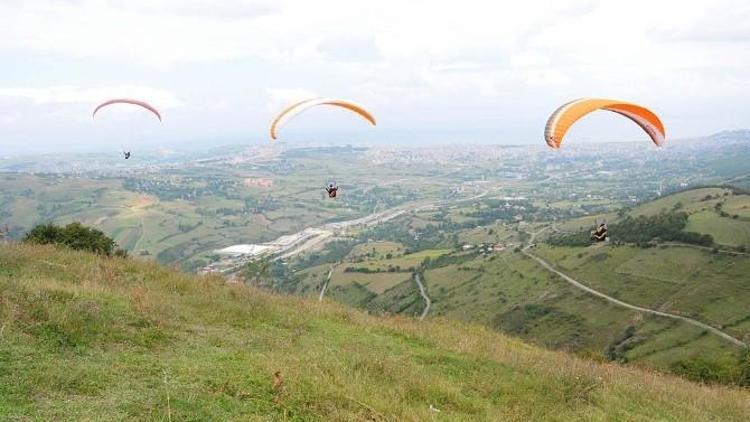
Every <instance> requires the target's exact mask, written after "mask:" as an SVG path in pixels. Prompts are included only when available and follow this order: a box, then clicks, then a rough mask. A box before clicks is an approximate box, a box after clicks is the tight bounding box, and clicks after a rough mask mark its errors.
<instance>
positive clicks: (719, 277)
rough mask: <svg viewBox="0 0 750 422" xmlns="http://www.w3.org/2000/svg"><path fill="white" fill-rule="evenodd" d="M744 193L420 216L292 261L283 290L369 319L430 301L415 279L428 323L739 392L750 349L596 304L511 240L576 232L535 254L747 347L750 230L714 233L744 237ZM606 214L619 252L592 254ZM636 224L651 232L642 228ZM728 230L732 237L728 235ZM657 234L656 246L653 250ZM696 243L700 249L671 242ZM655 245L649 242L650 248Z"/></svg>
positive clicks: (413, 311)
mask: <svg viewBox="0 0 750 422" xmlns="http://www.w3.org/2000/svg"><path fill="white" fill-rule="evenodd" d="M749 199H750V196H748V195H746V194H743V193H742V192H741V191H740V190H736V189H731V188H720V187H708V188H699V189H691V190H686V191H682V192H679V193H675V194H671V195H666V196H663V197H661V198H659V199H656V200H652V201H645V202H643V203H640V204H638V205H637V206H634V207H631V208H629V209H625V210H622V211H621V212H619V213H615V212H612V213H609V214H607V215H606V217H605V216H604V215H603V214H598V215H595V216H589V217H584V218H581V217H577V218H573V219H566V220H561V221H560V220H558V221H549V220H544V219H543V218H542V217H543V216H540V215H539V213H536V214H531V215H529V218H530V219H532V218H533V219H535V220H536V221H534V220H532V221H533V222H531V223H527V222H523V221H521V222H516V221H514V220H515V217H514V216H515V215H516V213H521V212H524V210H521V209H520V208H521V206H522V205H520V204H519V205H513V204H505V203H503V202H501V203H500V207H501V208H502V209H511V210H512V212H511V213H510V214H509V215H510V218H505V219H504V220H503V219H497V220H493V221H485V222H481V224H479V223H474V222H472V224H470V225H468V227H464V225H463V224H460V223H457V222H456V221H460V219H466V218H469V217H473V216H478V215H489V214H490V213H494V214H493V216H499V217H500V218H504V216H505V215H506V214H507V213H505V212H504V211H502V209H501V210H500V211H497V206H496V205H495V206H493V204H492V203H491V201H492V200H491V199H489V200H487V201H485V202H478V203H476V204H471V205H467V206H465V207H455V208H454V207H446V208H444V209H441V210H438V211H435V210H424V211H419V212H414V213H411V214H409V215H404V216H402V217H400V218H399V219H396V220H394V221H393V222H391V223H390V224H389V225H388V226H387V227H385V226H384V227H383V228H374V229H371V230H369V231H368V232H366V233H363V234H362V235H361V236H359V239H358V240H354V241H353V243H354V244H355V246H354V247H353V248H352V249H351V252H349V253H348V254H341V255H338V256H343V258H336V259H335V260H333V261H331V262H329V263H323V264H320V263H318V265H316V266H312V267H304V266H301V267H299V268H298V269H299V271H296V272H292V274H293V276H292V278H291V279H290V280H288V282H287V285H289V286H291V287H292V288H291V289H289V290H290V291H295V292H297V293H300V294H303V295H308V296H313V297H319V296H320V295H321V294H324V295H325V297H330V298H334V299H336V300H338V301H340V302H343V303H346V304H349V305H353V306H356V307H359V308H364V309H367V310H368V311H370V312H376V313H377V312H380V313H397V314H405V315H412V316H418V315H420V314H421V313H422V312H423V311H424V309H425V306H426V300H425V299H424V298H423V297H422V296H421V295H420V291H419V288H418V286H417V284H416V282H415V278H414V277H413V275H412V274H413V273H414V272H419V273H420V276H421V282H422V284H423V285H424V286H425V288H426V293H427V295H428V297H429V299H430V301H431V307H430V309H429V312H428V314H427V318H428V319H429V318H432V317H447V318H450V319H455V320H460V321H464V322H470V323H480V324H483V325H485V326H487V327H490V328H493V329H495V330H497V331H500V332H503V333H505V334H509V335H512V336H516V337H520V338H522V339H523V340H525V341H528V342H532V343H535V344H538V345H541V346H545V347H549V348H552V349H558V350H566V351H569V352H575V353H578V354H580V355H583V356H589V357H595V358H597V359H602V360H613V361H618V362H632V363H635V364H637V365H639V366H648V367H653V368H659V369H661V370H664V371H670V372H674V373H678V374H681V375H684V376H687V377H689V378H691V379H694V380H700V381H710V382H723V383H728V384H736V383H737V380H738V377H739V375H738V374H739V373H741V372H742V367H743V365H746V364H745V363H744V362H745V359H746V357H745V353H746V352H745V351H744V350H743V348H742V347H738V345H737V344H736V343H734V344H733V342H732V340H729V341H727V338H722V337H721V336H720V335H716V334H715V333H711V332H710V331H707V330H706V329H704V328H705V327H701V326H700V325H696V324H692V325H691V324H690V323H688V322H685V321H684V320H679V319H677V320H675V319H670V318H665V317H662V316H659V315H654V314H649V313H644V312H642V311H640V310H637V309H633V308H628V307H623V306H621V305H619V304H617V303H613V302H611V301H606V300H603V299H602V298H601V297H598V296H596V295H593V294H591V293H590V292H586V291H584V290H582V289H580V288H578V287H576V286H574V285H571V284H570V283H568V282H566V281H565V280H564V279H562V278H561V277H559V276H558V275H556V274H554V273H552V272H550V271H548V270H547V269H545V268H544V267H542V266H540V265H539V263H538V262H535V261H534V260H533V259H531V258H529V257H528V256H526V255H525V254H524V253H522V251H521V248H520V247H519V246H520V245H523V244H525V243H527V242H528V237H529V235H530V233H533V232H536V231H540V230H541V229H543V228H546V229H547V231H542V233H548V232H550V231H552V230H550V229H553V228H554V229H555V230H557V231H558V232H561V233H562V232H563V230H564V231H565V232H574V233H575V232H582V234H583V237H582V240H583V241H582V242H581V243H578V244H580V245H585V246H576V245H577V244H572V245H564V246H563V245H550V244H540V245H539V246H538V247H537V248H535V249H534V250H533V251H534V252H533V253H534V254H536V255H537V256H539V257H541V258H542V259H544V260H546V261H547V262H549V263H550V264H551V265H552V267H554V268H556V269H557V270H559V271H562V272H563V273H565V274H567V275H569V276H571V277H574V278H575V279H576V280H578V281H580V282H581V283H583V284H584V285H586V286H589V287H592V288H594V289H596V290H597V291H599V292H601V293H603V294H606V295H609V296H611V297H613V298H616V299H617V300H621V301H624V302H626V303H629V304H631V305H634V306H636V307H641V308H647V309H652V310H656V311H660V312H667V313H670V314H673V315H679V316H684V317H687V318H691V319H692V320H694V321H698V322H700V323H704V324H708V325H710V326H711V327H714V328H717V329H719V330H721V331H722V332H724V333H726V334H728V335H729V336H731V337H732V338H734V339H738V340H739V342H740V344H741V343H742V342H744V343H748V342H750V311H749V310H748V307H747V306H746V304H747V303H750V284H748V283H749V282H750V278H749V277H748V276H747V274H748V273H749V272H750V256H748V255H747V254H746V253H743V252H742V250H743V245H750V235H746V234H745V233H746V232H745V231H743V230H740V229H736V230H728V231H726V233H725V234H723V235H722V233H723V232H722V231H720V230H719V229H722V230H724V227H725V225H726V224H733V225H735V226H741V227H742V228H745V229H750V220H748V219H746V218H745V217H744V212H745V211H747V210H746V208H745V207H746V206H747V205H746V204H747V203H748V200H749ZM526 208H527V210H528V209H529V207H526ZM501 211H502V212H501ZM618 214H619V215H618ZM527 215H528V214H527ZM671 215H674V216H676V217H678V218H670V216H671ZM702 215H708V216H709V217H710V219H709V220H708V222H709V223H710V224H708V223H705V222H704V223H703V224H702V225H697V223H701V222H702V221H705V219H704V220H700V219H698V220H696V217H700V216H702ZM734 215H738V217H737V218H735V217H734ZM605 218H606V220H607V221H608V222H610V223H611V224H610V225H611V228H612V235H613V239H614V240H613V244H612V245H609V246H604V245H597V246H590V244H589V240H588V230H590V228H591V227H592V226H593V224H594V222H595V221H602V220H603V219H605ZM456 219H459V220H456ZM652 220H653V221H652ZM644 222H645V223H647V224H646V227H643V224H640V225H639V224H636V223H644ZM645 223H644V224H645ZM657 223H658V224H657ZM620 229H622V230H626V229H627V230H628V233H625V232H624V231H618V230H620ZM647 229H648V230H647ZM417 234H418V236H417ZM667 234H669V236H666V235H667ZM683 234H684V236H683ZM729 234H731V235H733V236H734V238H733V239H734V240H735V243H733V244H730V243H728V242H726V241H724V239H725V238H726V237H727V236H728V235H729ZM626 235H627V236H626ZM651 235H654V236H657V237H658V236H662V240H661V241H659V240H656V241H653V242H652V241H651V240H652V239H651V237H649V236H651ZM540 237H543V235H540ZM628 239H631V240H628ZM667 239H669V241H667ZM696 239H697V240H701V241H702V243H701V244H685V243H678V241H680V240H682V241H685V240H687V241H693V240H696ZM710 239H714V240H713V241H712V240H710ZM706 242H716V243H715V244H709V246H705V244H706ZM553 243H554V242H553ZM488 244H492V245H495V246H498V247H497V248H493V249H492V250H491V251H488V248H487V246H482V245H488ZM638 245H640V246H642V247H639V246H638ZM652 245H657V247H648V246H652ZM472 246H473V247H472ZM465 247H468V249H465ZM427 257H430V260H427V259H426V258H427ZM331 268H333V271H331V273H330V274H331V277H330V279H327V276H328V274H329V270H330V269H331ZM324 286H325V288H324Z"/></svg>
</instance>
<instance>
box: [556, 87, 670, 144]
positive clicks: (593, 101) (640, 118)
mask: <svg viewBox="0 0 750 422" xmlns="http://www.w3.org/2000/svg"><path fill="white" fill-rule="evenodd" d="M596 110H607V111H612V112H615V113H618V114H621V115H623V116H625V117H627V118H628V119H630V120H632V121H634V122H635V123H636V124H637V125H638V126H640V127H641V128H642V129H643V130H644V131H646V133H647V134H648V136H649V137H650V138H651V140H652V141H653V142H654V144H656V145H657V146H662V145H664V141H665V138H666V133H665V131H664V125H663V124H662V122H661V120H660V119H659V117H658V116H657V115H656V114H654V113H653V112H652V111H651V110H649V109H647V108H645V107H642V106H639V105H637V104H632V103H627V102H623V101H617V100H607V99H601V98H581V99H578V100H575V101H571V102H569V103H566V104H563V105H562V106H561V107H560V108H558V109H557V110H555V112H554V113H552V115H551V116H550V117H549V119H548V120H547V126H546V127H545V128H544V140H545V141H547V145H549V146H550V147H552V148H555V149H557V148H560V144H561V143H562V140H563V138H564V137H565V134H566V133H567V132H568V129H570V127H571V126H572V125H573V124H574V123H575V122H577V121H578V120H579V119H581V118H582V117H583V116H585V115H587V114H589V113H591V112H593V111H596Z"/></svg>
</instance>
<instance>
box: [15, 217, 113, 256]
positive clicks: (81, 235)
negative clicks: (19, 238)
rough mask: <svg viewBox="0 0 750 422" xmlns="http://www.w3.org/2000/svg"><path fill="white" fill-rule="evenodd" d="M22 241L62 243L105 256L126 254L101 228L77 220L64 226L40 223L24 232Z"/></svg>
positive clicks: (49, 243) (72, 247) (43, 243)
mask: <svg viewBox="0 0 750 422" xmlns="http://www.w3.org/2000/svg"><path fill="white" fill-rule="evenodd" d="M23 241H24V242H27V243H35V244H39V245H62V246H66V247H68V248H71V249H75V250H80V251H87V252H93V253H96V254H100V255H106V256H112V255H116V256H120V257H124V256H127V252H126V251H124V250H122V249H119V248H117V244H116V243H115V241H114V240H112V239H111V238H109V237H108V236H107V235H105V234H104V233H103V232H102V231H101V230H97V229H94V228H91V227H86V226H84V225H82V224H81V223H78V222H75V223H70V224H68V225H67V226H65V227H60V226H56V225H54V224H51V223H48V224H40V225H38V226H36V227H34V228H33V229H31V231H29V232H28V233H26V236H25V237H24V238H23Z"/></svg>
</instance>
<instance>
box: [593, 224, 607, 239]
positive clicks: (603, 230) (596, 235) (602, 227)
mask: <svg viewBox="0 0 750 422" xmlns="http://www.w3.org/2000/svg"><path fill="white" fill-rule="evenodd" d="M591 240H593V241H595V242H603V241H605V240H607V223H602V224H599V227H597V229H596V230H595V231H593V232H591Z"/></svg>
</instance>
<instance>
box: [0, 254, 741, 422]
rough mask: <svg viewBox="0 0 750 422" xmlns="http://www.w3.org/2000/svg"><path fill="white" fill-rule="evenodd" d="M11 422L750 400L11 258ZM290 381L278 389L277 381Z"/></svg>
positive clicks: (507, 411) (168, 275)
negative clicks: (277, 374)
mask: <svg viewBox="0 0 750 422" xmlns="http://www.w3.org/2000/svg"><path fill="white" fill-rule="evenodd" d="M0 298H2V301H1V302H0V320H1V321H2V325H1V326H0V342H1V343H2V347H0V419H24V418H34V419H43V420H53V419H56V420H60V419H100V418H107V419H131V418H132V419H162V420H168V419H174V420H182V419H193V420H227V419H268V418H272V419H282V418H289V419H298V420H391V419H401V420H429V419H430V418H433V417H436V416H437V415H438V413H437V412H436V411H435V410H431V407H432V408H436V409H439V410H440V413H439V416H440V417H441V418H444V419H449V420H451V419H453V420H457V419H467V418H476V419H485V420H529V419H537V420H539V419H544V420H572V419H584V420H601V419H605V418H608V419H631V420H632V419H653V418H657V419H662V420H680V421H685V420H708V419H722V420H744V419H745V417H746V416H747V414H749V413H750V393H748V392H747V391H742V390H736V389H730V388H726V387H713V386H702V385H698V384H693V383H690V382H688V381H685V380H682V379H679V378H675V377H672V376H667V375H660V374H658V373H653V372H648V371H644V370H639V369H634V368H625V367H621V366H619V365H617V364H604V363H595V362H592V361H587V360H583V359H580V358H576V357H573V356H571V355H568V354H565V353H560V352H552V351H546V350H542V349H539V348H536V347H534V346H529V345H527V344H524V343H522V342H520V341H518V340H513V339H510V338H508V337H505V336H503V335H500V334H497V333H494V332H492V331H490V330H488V329H485V328H482V327H478V326H470V325H464V324H462V323H458V322H455V321H451V320H447V319H442V318H437V319H435V320H433V321H429V322H423V323H418V322H416V321H414V320H412V319H410V318H405V317H389V318H385V317H374V316H369V315H366V314H365V313H362V312H359V311H356V310H351V309H347V308H344V307H342V306H340V305H337V304H334V303H328V302H324V303H318V302H317V301H310V300H306V299H300V298H295V297H288V296H276V295H272V294H269V293H266V292H263V291H259V290H255V289H251V288H248V287H246V286H244V285H238V284H226V283H225V281H224V280H223V279H221V278H218V277H194V276H188V275H185V274H183V273H179V272H176V271H172V270H169V269H167V268H164V267H160V266H159V265H157V264H154V263H143V262H139V261H137V260H132V259H130V260H128V259H120V258H110V259H107V258H100V257H97V256H94V255H89V254H85V253H78V252H72V251H63V250H58V249H55V248H52V247H32V246H26V245H5V246H0ZM277 371H278V372H280V377H281V378H282V379H283V383H282V384H281V386H280V387H277V388H274V387H273V380H274V375H273V374H274V373H275V372H277Z"/></svg>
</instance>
